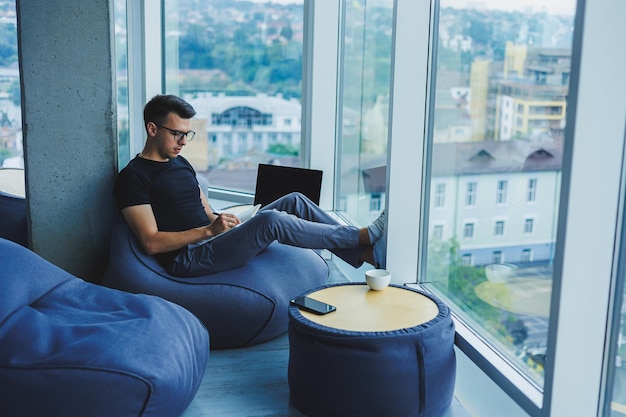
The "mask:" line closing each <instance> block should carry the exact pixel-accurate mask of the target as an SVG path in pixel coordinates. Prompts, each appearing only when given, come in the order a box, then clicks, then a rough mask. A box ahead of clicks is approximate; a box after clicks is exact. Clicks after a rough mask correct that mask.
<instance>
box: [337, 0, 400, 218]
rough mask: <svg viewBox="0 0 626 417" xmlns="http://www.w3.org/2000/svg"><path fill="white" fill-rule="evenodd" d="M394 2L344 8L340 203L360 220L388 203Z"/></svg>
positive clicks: (359, 1)
mask: <svg viewBox="0 0 626 417" xmlns="http://www.w3.org/2000/svg"><path fill="white" fill-rule="evenodd" d="M393 3H394V2H393V0H378V1H367V0H355V1H349V2H346V3H345V9H344V19H345V28H344V32H343V39H342V50H343V57H342V62H341V63H340V65H341V71H342V74H341V79H340V83H341V89H340V91H341V93H340V95H341V97H340V103H341V105H340V106H341V107H340V118H341V119H340V120H341V123H340V126H339V138H340V142H339V154H338V159H337V162H338V164H339V179H338V181H337V195H338V196H339V201H338V204H337V208H338V209H339V210H342V211H345V212H346V214H347V215H348V216H349V217H350V218H352V219H354V220H356V221H357V222H358V223H360V224H368V223H369V222H370V221H371V220H373V219H374V218H376V217H377V216H378V213H379V211H380V210H381V209H382V208H384V206H385V191H386V165H387V141H388V132H387V131H388V122H389V120H388V113H389V89H390V77H391V45H392V43H391V41H392V20H393Z"/></svg>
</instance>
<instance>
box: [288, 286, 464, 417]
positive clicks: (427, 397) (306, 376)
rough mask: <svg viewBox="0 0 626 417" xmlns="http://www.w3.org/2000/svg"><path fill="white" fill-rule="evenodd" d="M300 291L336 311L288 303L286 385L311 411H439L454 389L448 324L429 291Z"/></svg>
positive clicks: (335, 414) (328, 416)
mask: <svg viewBox="0 0 626 417" xmlns="http://www.w3.org/2000/svg"><path fill="white" fill-rule="evenodd" d="M303 295H307V296H309V297H311V298H314V299H316V300H319V301H323V302H325V303H328V304H332V305H334V306H335V307H336V308H337V310H336V311H335V312H333V313H330V314H326V315H315V314H312V313H308V312H305V311H301V310H300V309H299V308H298V307H296V306H290V307H289V343H290V356H289V370H288V372H289V388H290V398H291V402H292V404H293V405H294V407H295V408H297V409H298V410H299V411H301V412H303V413H304V414H306V415H308V416H313V417H318V416H319V417H322V416H324V417H349V416H358V417H368V416H371V417H380V416H394V417H395V416H398V417H404V416H407V417H408V416H433V417H434V416H441V415H442V414H443V413H444V412H445V411H446V410H447V408H448V407H449V405H450V402H451V401H452V395H453V392H454V378H455V371H456V361H455V356H454V324H453V322H452V319H451V317H450V311H449V309H448V307H447V306H446V305H445V304H444V303H443V302H442V301H440V300H439V299H438V298H436V297H434V296H433V295H430V294H427V293H425V292H422V291H418V290H415V289H411V288H408V287H402V286H397V285H391V286H389V287H388V288H386V289H385V290H382V291H372V290H370V289H369V287H368V286H367V285H365V284H362V283H350V284H339V285H337V284H335V285H328V286H325V287H321V288H319V289H316V290H313V291H310V292H308V293H305V294H303Z"/></svg>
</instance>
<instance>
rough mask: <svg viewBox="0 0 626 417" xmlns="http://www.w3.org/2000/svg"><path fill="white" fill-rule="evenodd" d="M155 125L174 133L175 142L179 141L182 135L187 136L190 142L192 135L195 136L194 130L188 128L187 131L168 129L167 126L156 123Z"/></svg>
mask: <svg viewBox="0 0 626 417" xmlns="http://www.w3.org/2000/svg"><path fill="white" fill-rule="evenodd" d="M155 124H156V123H155ZM156 127H161V128H163V129H165V130H167V131H168V132H170V133H171V134H172V135H174V139H176V142H180V141H181V140H183V138H184V137H187V142H191V141H192V140H193V138H194V136H196V132H194V131H193V130H190V131H189V132H181V131H180V130H174V129H170V128H169V127H165V126H161V125H156Z"/></svg>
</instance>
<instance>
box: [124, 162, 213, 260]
mask: <svg viewBox="0 0 626 417" xmlns="http://www.w3.org/2000/svg"><path fill="white" fill-rule="evenodd" d="M114 195H115V203H116V205H117V208H118V209H119V210H122V209H124V208H126V207H130V206H136V205H141V204H150V205H151V206H152V211H153V212H154V217H155V219H156V222H157V226H158V228H159V230H160V231H164V232H180V231H183V230H189V229H193V228H196V227H200V226H206V225H208V224H210V223H211V221H210V220H209V217H208V216H207V214H206V212H205V211H204V207H203V206H202V200H201V199H200V188H199V187H198V180H197V179H196V172H195V171H194V169H193V167H192V166H191V164H190V163H189V162H188V161H187V160H186V159H185V158H183V157H182V156H180V155H179V156H178V157H176V158H170V160H169V161H167V162H156V161H150V160H148V159H144V158H140V157H139V156H137V157H135V158H134V159H133V160H131V161H130V162H129V163H128V165H127V166H126V167H125V168H124V169H123V170H122V171H120V173H119V174H118V176H117V178H116V180H115V188H114ZM175 254H176V252H172V253H169V254H165V255H161V256H157V259H159V261H160V262H161V264H163V263H164V262H166V263H167V262H168V261H170V260H171V259H173V258H174V256H175Z"/></svg>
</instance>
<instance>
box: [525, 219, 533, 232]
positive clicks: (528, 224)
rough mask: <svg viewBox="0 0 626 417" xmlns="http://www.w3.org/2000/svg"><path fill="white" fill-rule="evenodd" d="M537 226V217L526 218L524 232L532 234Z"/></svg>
mask: <svg viewBox="0 0 626 417" xmlns="http://www.w3.org/2000/svg"><path fill="white" fill-rule="evenodd" d="M534 227H535V219H524V233H525V234H532V232H533V230H534Z"/></svg>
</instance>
